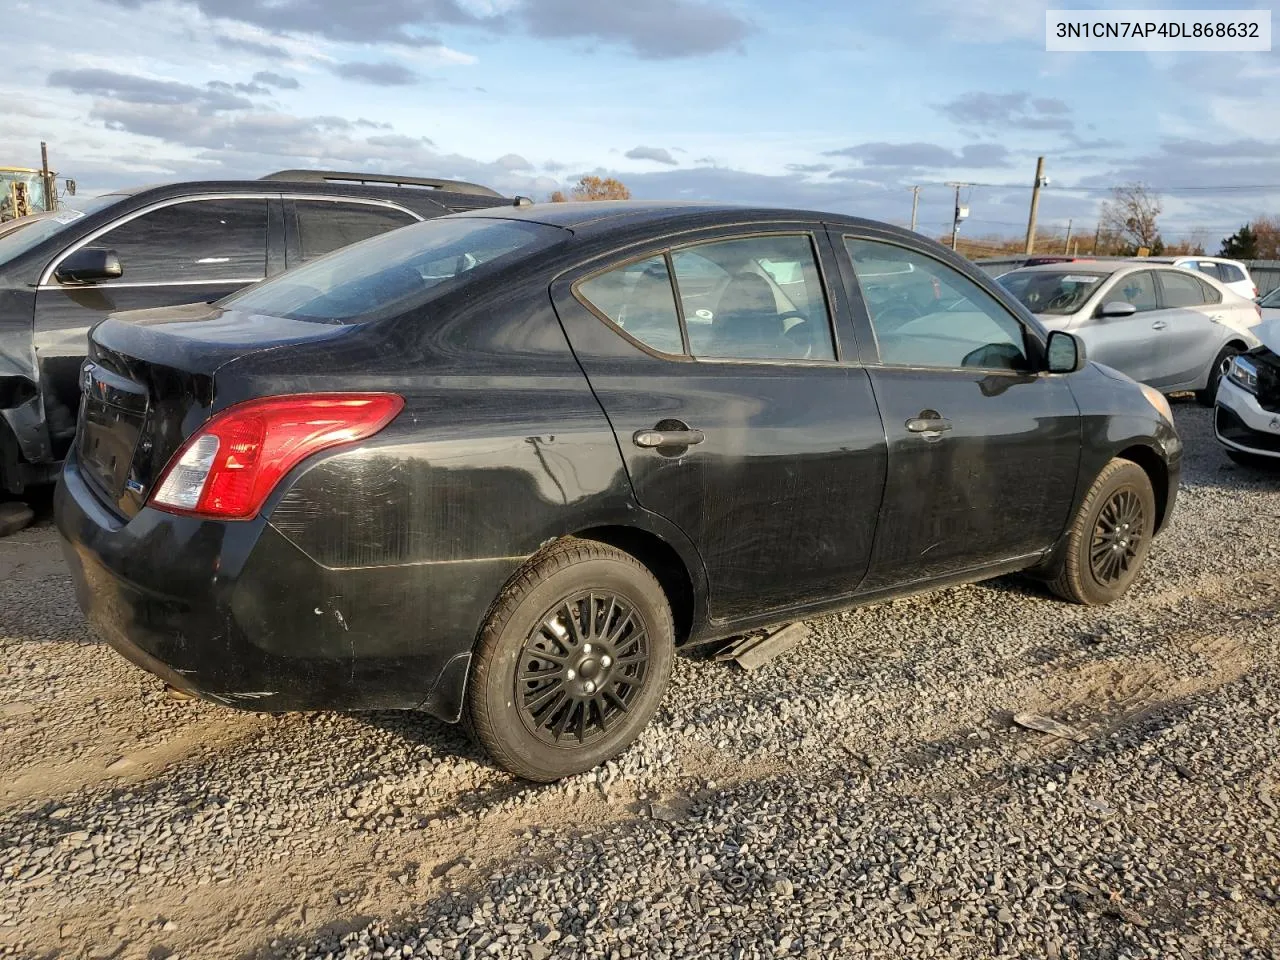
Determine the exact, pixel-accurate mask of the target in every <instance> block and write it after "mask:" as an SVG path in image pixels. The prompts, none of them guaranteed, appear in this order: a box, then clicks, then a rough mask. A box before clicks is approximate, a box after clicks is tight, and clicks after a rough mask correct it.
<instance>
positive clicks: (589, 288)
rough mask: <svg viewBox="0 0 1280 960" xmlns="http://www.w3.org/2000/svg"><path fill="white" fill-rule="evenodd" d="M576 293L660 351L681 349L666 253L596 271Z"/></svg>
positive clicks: (632, 335) (619, 325)
mask: <svg viewBox="0 0 1280 960" xmlns="http://www.w3.org/2000/svg"><path fill="white" fill-rule="evenodd" d="M578 293H579V294H580V295H581V296H582V297H583V298H585V299H586V300H588V301H590V303H591V304H592V305H593V306H594V307H595V308H596V309H597V310H599V311H600V312H601V313H603V314H604V315H605V316H606V317H608V318H609V319H610V320H612V321H613V323H614V324H615V325H616V326H618V327H619V328H621V329H622V330H623V331H625V332H626V333H627V335H628V336H631V337H634V338H635V339H637V340H639V341H640V342H641V343H643V344H645V345H646V346H648V347H652V348H653V349H654V350H657V351H659V352H661V353H672V354H677V353H684V345H683V343H682V342H681V339H680V318H679V317H678V316H677V314H676V300H675V292H674V291H673V290H672V288H671V274H670V273H669V272H668V271H667V260H666V257H650V258H649V259H648V260H639V261H637V262H635V263H629V264H627V265H626V266H623V267H618V268H617V269H616V270H609V271H608V272H606V273H601V274H598V275H597V276H594V277H592V278H591V279H589V280H585V281H583V282H582V283H580V284H579V285H578Z"/></svg>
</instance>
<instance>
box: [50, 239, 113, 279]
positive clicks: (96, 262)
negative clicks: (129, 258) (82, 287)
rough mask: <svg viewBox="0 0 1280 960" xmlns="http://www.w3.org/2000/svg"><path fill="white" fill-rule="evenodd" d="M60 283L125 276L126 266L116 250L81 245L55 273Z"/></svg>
mask: <svg viewBox="0 0 1280 960" xmlns="http://www.w3.org/2000/svg"><path fill="white" fill-rule="evenodd" d="M53 276H54V278H55V279H56V280H57V281H58V282H59V283H96V282H97V281H99V280H117V279H119V278H120V277H122V276H124V267H122V266H120V258H119V257H117V256H116V252H115V251H114V250H103V249H101V248H99V247H81V248H80V249H79V250H77V251H76V252H75V253H73V254H71V255H70V256H69V257H67V258H66V259H65V260H63V261H62V262H61V263H60V264H58V269H57V270H56V271H55V272H54V274H53Z"/></svg>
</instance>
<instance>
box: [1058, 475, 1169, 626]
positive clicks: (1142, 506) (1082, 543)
mask: <svg viewBox="0 0 1280 960" xmlns="http://www.w3.org/2000/svg"><path fill="white" fill-rule="evenodd" d="M1155 522H1156V498H1155V492H1154V491H1153V490H1152V489H1151V480H1150V478H1149V477H1148V476H1147V474H1146V471H1144V470H1143V469H1142V468H1141V467H1140V466H1138V465H1137V464H1136V463H1134V462H1133V461H1131V460H1122V459H1119V458H1117V459H1115V460H1112V461H1111V462H1110V463H1108V464H1107V465H1106V466H1105V467H1103V468H1102V472H1101V473H1099V474H1098V477H1097V479H1096V480H1094V481H1093V486H1092V487H1090V488H1089V492H1088V493H1087V494H1086V495H1085V498H1084V502H1083V503H1082V504H1081V505H1080V510H1079V512H1078V513H1077V514H1076V518H1075V520H1074V521H1073V523H1072V524H1071V529H1070V530H1069V531H1068V533H1067V548H1066V555H1065V556H1064V557H1063V558H1062V560H1061V565H1060V567H1059V569H1058V571H1057V573H1056V575H1055V576H1054V577H1053V578H1052V579H1051V580H1050V581H1049V589H1050V590H1052V591H1053V592H1054V593H1055V594H1057V595H1058V596H1059V597H1061V598H1062V599H1063V600H1069V601H1071V602H1072V603H1082V604H1086V605H1088V606H1093V605H1097V604H1104V603H1111V602H1112V601H1114V600H1118V599H1119V598H1120V597H1122V596H1123V595H1124V593H1125V592H1126V591H1127V590H1128V589H1129V587H1131V586H1132V585H1133V582H1134V581H1135V580H1136V579H1137V578H1138V574H1139V573H1140V572H1141V570H1142V566H1143V564H1144V563H1145V562H1146V559H1147V554H1148V553H1149V552H1150V550H1151V539H1152V537H1153V536H1154V535H1155Z"/></svg>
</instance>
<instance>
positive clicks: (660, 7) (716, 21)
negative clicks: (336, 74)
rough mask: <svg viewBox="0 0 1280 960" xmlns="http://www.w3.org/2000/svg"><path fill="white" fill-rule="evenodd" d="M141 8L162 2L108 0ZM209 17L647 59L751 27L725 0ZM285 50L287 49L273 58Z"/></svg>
mask: <svg viewBox="0 0 1280 960" xmlns="http://www.w3.org/2000/svg"><path fill="white" fill-rule="evenodd" d="M108 2H110V3H114V4H116V5H117V6H121V7H125V8H127V9H131V10H136V9H138V8H140V7H142V6H143V5H146V4H149V3H155V2H162V0H108ZM187 2H188V3H190V4H192V5H194V6H195V7H196V8H197V9H198V10H199V11H200V12H201V13H202V14H204V15H205V16H206V17H210V18H213V19H215V20H223V21H234V22H238V23H242V24H249V25H251V26H254V27H257V28H259V29H262V30H266V31H268V32H269V33H276V34H300V35H309V36H316V37H322V38H324V39H326V40H333V41H338V42H342V43H361V44H380V43H397V44H404V45H407V46H413V47H435V46H439V45H440V41H439V39H438V38H437V37H436V35H435V33H434V31H436V30H438V29H439V28H440V27H447V26H468V27H474V28H479V29H482V30H485V31H486V32H489V33H492V34H496V35H506V34H510V33H513V32H524V33H527V34H530V35H532V36H535V37H544V38H549V39H558V40H563V39H585V40H595V41H599V42H601V43H608V44H616V45H619V46H622V47H624V48H628V49H630V50H631V51H632V52H633V53H634V54H636V55H637V56H639V57H642V58H645V59H653V60H660V59H671V58H679V57H694V56H702V55H705V54H710V53H717V52H720V51H723V50H731V49H735V48H738V47H740V46H741V45H742V42H743V41H744V40H745V39H746V37H747V36H748V34H749V33H750V32H751V25H750V24H749V23H748V22H747V21H746V20H744V19H743V18H741V17H740V16H738V15H737V14H736V13H734V12H733V11H732V9H730V8H729V7H727V6H723V5H721V3H720V0H629V2H627V3H620V2H617V3H615V2H604V0H525V2H524V3H522V4H520V5H518V6H511V5H510V4H498V5H486V6H484V7H480V6H478V5H477V4H475V3H474V2H472V0H378V2H377V3H376V4H375V5H374V6H373V7H372V8H371V7H369V6H368V5H365V4H361V3H352V2H350V0H278V2H274V3H262V2H260V0H187ZM216 41H217V42H218V43H220V44H222V45H223V46H225V47H230V48H236V49H241V50H246V51H251V52H257V53H259V54H262V55H267V48H269V47H272V46H273V45H272V44H270V43H268V42H266V41H259V40H252V39H245V38H241V37H236V36H232V35H229V34H225V33H224V34H221V35H218V36H217V37H216ZM279 53H283V51H282V50H280V48H278V47H277V48H276V49H275V50H274V51H273V55H279Z"/></svg>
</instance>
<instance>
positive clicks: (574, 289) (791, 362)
mask: <svg viewBox="0 0 1280 960" xmlns="http://www.w3.org/2000/svg"><path fill="white" fill-rule="evenodd" d="M744 226H750V225H746V224H744ZM755 226H759V225H755ZM818 230H819V228H818V227H817V226H807V227H799V228H796V227H792V228H786V227H784V228H783V229H780V230H767V229H765V230H761V229H757V230H753V231H752V232H750V233H732V234H728V235H724V234H717V235H716V236H713V237H706V238H704V239H691V240H685V241H683V242H677V243H670V242H663V240H659V241H658V243H660V244H662V245H661V246H660V247H659V248H658V249H657V250H655V249H654V248H653V247H652V246H646V249H645V252H643V253H639V254H633V255H631V256H629V257H628V258H627V259H625V260H613V261H609V262H608V263H607V264H606V265H605V266H602V267H599V268H598V269H594V270H592V271H591V272H590V273H585V274H583V275H582V276H580V277H577V278H575V279H574V280H573V281H572V282H571V283H570V284H569V292H570V294H572V296H573V298H574V299H575V300H576V301H577V302H578V303H580V304H581V305H582V306H583V307H585V308H586V309H587V310H588V311H589V312H590V313H592V314H593V315H594V316H595V317H596V319H598V320H600V321H601V322H602V323H604V324H605V325H606V326H607V327H608V328H609V329H610V330H611V331H613V332H614V333H618V334H621V335H622V336H623V338H624V339H625V340H626V341H627V342H628V343H630V344H632V345H633V346H635V347H638V348H639V349H641V350H642V351H644V352H645V353H647V354H649V355H650V356H651V357H654V358H655V359H658V360H675V361H679V362H681V363H718V364H722V363H739V364H769V365H774V366H776V365H785V366H795V365H799V366H814V365H815V364H817V365H822V364H825V365H828V366H848V365H853V366H859V365H860V362H859V361H858V360H857V359H851V360H846V359H844V357H843V356H842V354H841V350H840V340H839V337H838V335H837V333H836V324H835V311H834V310H833V309H832V299H831V296H830V291H829V290H828V289H827V288H826V287H827V282H826V272H825V271H824V270H823V267H822V253H821V248H820V246H819V245H818V242H817V234H818ZM689 232H693V231H686V233H689ZM785 236H803V237H807V238H808V240H809V245H810V250H811V251H812V253H813V258H814V266H816V267H817V268H818V277H819V281H820V283H821V284H822V287H823V291H822V296H823V301H824V303H825V304H826V308H827V326H828V328H829V330H830V331H831V346H832V350H833V352H834V353H835V358H834V359H818V360H812V359H807V358H799V359H797V358H795V357H786V358H782V357H779V358H770V357H695V356H693V355H692V354H691V353H689V334H688V330H687V328H686V324H685V322H684V318H683V317H682V316H681V314H682V313H683V312H684V311H683V310H682V309H681V302H680V291H679V286H678V283H677V280H676V275H675V266H674V264H673V263H672V261H671V256H672V254H674V253H676V252H677V251H679V250H683V249H688V248H689V247H698V246H705V245H707V244H711V243H720V242H723V241H728V240H745V239H751V238H753V237H785ZM665 239H666V238H664V240H665ZM652 242H653V241H644V243H645V244H650V243H652ZM603 256H604V257H608V256H609V254H604V255H603ZM657 256H661V257H662V258H663V260H664V261H665V263H666V266H667V281H668V283H669V284H670V286H671V294H672V297H673V298H674V301H673V304H672V306H673V308H674V310H675V316H676V322H677V323H678V324H679V326H680V342H681V344H682V345H683V348H684V351H685V352H684V353H682V354H675V353H665V352H663V351H661V350H658V349H656V348H654V347H651V346H649V344H647V343H644V342H643V341H641V340H639V339H637V338H636V337H634V336H632V335H631V334H629V333H627V331H626V330H624V329H623V328H622V327H620V326H618V324H617V323H616V322H615V321H614V320H613V319H611V318H610V317H609V316H607V315H606V314H605V313H604V312H603V311H602V310H600V309H599V308H598V307H596V306H595V304H593V303H592V302H591V301H590V300H589V299H588V298H587V297H586V296H584V295H583V294H582V293H581V292H580V291H579V289H578V288H579V287H580V286H581V285H582V284H584V283H586V282H588V281H590V280H594V279H595V278H596V277H598V276H601V275H603V274H606V273H608V272H610V271H611V270H621V269H624V268H625V267H629V266H631V265H632V264H634V263H639V262H641V261H642V260H652V259H654V258H655V257H657ZM595 259H599V258H593V260H591V261H587V262H588V263H591V262H594V260H595ZM581 266H582V265H579V266H578V267H575V268H574V269H581ZM553 282H554V281H553Z"/></svg>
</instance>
